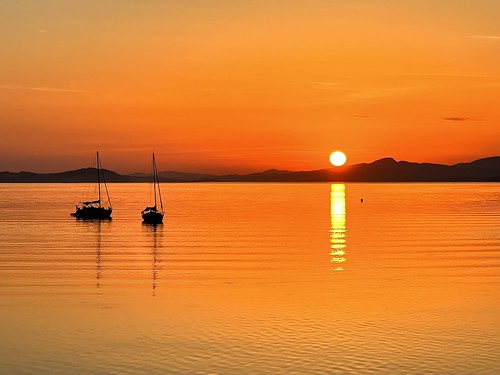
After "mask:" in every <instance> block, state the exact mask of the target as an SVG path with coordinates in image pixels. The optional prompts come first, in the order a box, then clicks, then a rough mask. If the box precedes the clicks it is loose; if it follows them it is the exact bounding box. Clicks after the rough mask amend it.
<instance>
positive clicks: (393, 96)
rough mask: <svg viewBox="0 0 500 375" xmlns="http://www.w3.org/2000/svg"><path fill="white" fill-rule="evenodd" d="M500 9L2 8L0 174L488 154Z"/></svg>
mask: <svg viewBox="0 0 500 375" xmlns="http://www.w3.org/2000/svg"><path fill="white" fill-rule="evenodd" d="M499 19H500V2H493V1H486V0H475V1H455V0H448V1H446V0H442V1H430V0H421V1H407V0H402V1H392V0H373V1H362V0H353V1H335V0H328V1H327V0H309V1H302V0H299V1H293V2H292V1H272V0H267V1H237V0H233V1H229V0H228V1H215V0H214V1H208V0H207V1H201V0H200V1H180V0H179V1H158V0H142V1H139V0H137V1H130V0H122V1H111V0H102V1H101V0H87V1H81V2H76V1H64V0H46V1H38V0H31V1H28V0H3V1H2V2H0V45H1V48H0V131H1V136H0V170H10V171H19V170H31V171H37V172H48V171H61V170H67V169H76V168H80V167H86V166H90V165H91V164H92V163H93V160H94V153H95V150H96V148H99V150H100V151H101V156H102V160H103V163H104V166H105V167H106V168H109V169H113V170H116V171H118V172H135V171H147V170H148V169H149V166H150V153H151V151H153V150H155V152H156V153H157V157H158V167H159V169H160V170H182V171H193V172H213V173H228V172H235V173H238V172H255V171H261V170H265V169H268V168H280V169H291V170H301V169H306V170H309V169H319V168H325V167H329V166H330V164H329V161H328V156H329V153H330V152H331V151H333V150H334V149H340V150H343V151H344V152H345V153H346V154H347V156H348V163H350V164H352V163H359V162H370V161H373V160H375V159H378V158H382V157H386V156H392V157H394V158H396V159H398V160H410V161H418V162H424V161H425V162H437V163H445V164H450V163H456V162H462V161H471V160H474V159H477V158H481V157H486V156H493V155H500V126H499V125H500V111H499V108H500V22H499V21H498V20H499Z"/></svg>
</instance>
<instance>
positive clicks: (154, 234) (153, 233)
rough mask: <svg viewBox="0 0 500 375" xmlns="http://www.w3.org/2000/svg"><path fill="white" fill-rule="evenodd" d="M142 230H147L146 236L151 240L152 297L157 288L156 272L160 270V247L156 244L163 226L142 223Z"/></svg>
mask: <svg viewBox="0 0 500 375" xmlns="http://www.w3.org/2000/svg"><path fill="white" fill-rule="evenodd" d="M142 226H143V228H145V229H146V230H148V232H149V233H148V236H150V237H151V238H152V248H151V256H152V257H153V263H152V266H151V276H152V287H153V296H155V295H156V288H157V286H158V285H157V281H156V280H157V277H158V271H159V269H160V264H159V263H160V260H159V253H158V248H159V247H161V243H160V244H159V243H158V242H159V241H160V240H161V236H162V229H163V224H146V223H142Z"/></svg>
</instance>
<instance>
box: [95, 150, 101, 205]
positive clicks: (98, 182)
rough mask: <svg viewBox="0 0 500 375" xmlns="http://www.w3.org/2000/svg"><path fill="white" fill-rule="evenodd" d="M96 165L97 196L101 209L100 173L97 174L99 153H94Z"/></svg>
mask: <svg viewBox="0 0 500 375" xmlns="http://www.w3.org/2000/svg"><path fill="white" fill-rule="evenodd" d="M96 164H97V191H98V194H99V207H101V173H100V172H99V171H100V169H99V164H100V161H99V151H96Z"/></svg>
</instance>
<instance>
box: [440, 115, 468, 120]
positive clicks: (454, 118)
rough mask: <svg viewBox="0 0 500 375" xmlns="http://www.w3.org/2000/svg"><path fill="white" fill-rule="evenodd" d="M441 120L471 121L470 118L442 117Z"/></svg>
mask: <svg viewBox="0 0 500 375" xmlns="http://www.w3.org/2000/svg"><path fill="white" fill-rule="evenodd" d="M441 120H446V121H469V120H472V119H471V118H470V117H460V116H451V117H443V118H442V119H441Z"/></svg>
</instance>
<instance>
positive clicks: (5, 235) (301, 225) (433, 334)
mask: <svg viewBox="0 0 500 375" xmlns="http://www.w3.org/2000/svg"><path fill="white" fill-rule="evenodd" d="M88 188H89V187H88V185H86V184H19V185H18V184H0V334H1V337H2V340H0V373H2V374H56V375H57V374H83V373H92V374H196V373H200V374H247V373H248V374H261V373H269V374H277V373H278V374H279V373H283V374H309V373H311V374H325V373H331V374H334V373H339V374H344V373H353V374H369V373H370V374H373V373H381V374H387V373H422V374H424V373H425V374H429V373H436V374H438V373H439V374H443V373H449V374H497V373H500V361H499V360H498V353H500V335H499V334H500V298H499V297H500V293H499V292H500V189H499V188H500V185H499V184H345V185H344V184H333V185H330V184H164V185H162V192H163V195H164V203H165V206H166V215H165V223H164V224H163V225H160V226H156V227H153V226H148V225H144V224H142V223H141V218H140V211H141V210H142V209H143V208H144V207H145V206H146V205H147V204H148V203H149V194H150V192H149V190H150V187H149V185H148V184H109V190H110V194H111V198H112V201H113V219H112V220H111V221H103V222H98V221H97V222H96V221H81V220H76V219H75V218H73V217H70V216H69V213H70V212H71V211H72V210H73V208H74V204H75V203H77V201H78V200H79V199H81V198H82V196H81V193H82V192H84V191H86V190H87V189H88ZM361 199H363V202H361Z"/></svg>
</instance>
